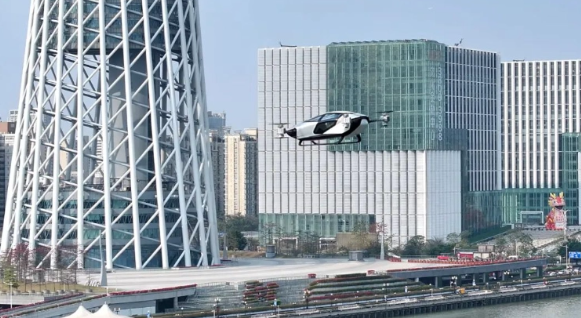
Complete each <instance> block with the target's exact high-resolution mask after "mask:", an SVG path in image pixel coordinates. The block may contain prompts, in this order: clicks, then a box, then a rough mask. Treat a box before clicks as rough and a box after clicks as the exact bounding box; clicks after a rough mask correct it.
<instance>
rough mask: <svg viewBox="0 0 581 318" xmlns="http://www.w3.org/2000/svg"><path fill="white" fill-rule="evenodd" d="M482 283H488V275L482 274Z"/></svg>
mask: <svg viewBox="0 0 581 318" xmlns="http://www.w3.org/2000/svg"><path fill="white" fill-rule="evenodd" d="M482 282H483V283H484V284H486V283H488V273H482Z"/></svg>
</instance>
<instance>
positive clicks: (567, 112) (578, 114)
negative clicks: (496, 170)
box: [502, 60, 581, 224]
mask: <svg viewBox="0 0 581 318" xmlns="http://www.w3.org/2000/svg"><path fill="white" fill-rule="evenodd" d="M580 68H581V60H555V61H512V62H503V63H502V124H503V125H502V141H503V146H502V186H503V188H505V190H504V191H503V192H504V194H503V196H504V198H503V201H504V203H503V208H504V211H505V212H504V219H505V222H507V223H514V222H519V221H520V220H521V219H520V215H519V214H520V212H523V211H528V212H535V211H539V212H541V211H545V212H547V211H548V209H547V204H546V202H547V197H548V195H549V193H550V192H558V191H564V192H565V197H566V200H567V209H568V210H569V211H570V212H569V213H568V214H567V216H568V219H569V220H568V221H569V223H570V224H577V223H578V222H579V203H580V202H579V198H580V194H579V176H578V172H579V169H578V168H577V167H578V163H579V159H578V154H579V152H580V151H581V143H580V137H579V134H580V133H581V101H580V90H579V84H580V81H581V79H580ZM541 221H542V220H541Z"/></svg>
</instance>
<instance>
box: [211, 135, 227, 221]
mask: <svg viewBox="0 0 581 318" xmlns="http://www.w3.org/2000/svg"><path fill="white" fill-rule="evenodd" d="M225 133H226V131H225V130H224V127H222V128H220V129H219V130H217V129H211V130H210V132H209V137H210V150H211V154H212V169H213V174H214V196H215V198H216V215H217V216H218V218H219V219H224V218H225V215H226V212H225V211H226V210H225V207H224V206H225V199H224V193H225V191H226V190H225V187H224V182H225V175H224V174H225V171H226V158H225V156H224V152H225V151H226V149H225V148H226V145H225V143H224V142H225V140H224V134H225Z"/></svg>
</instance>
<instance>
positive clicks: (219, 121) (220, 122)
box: [208, 111, 226, 130]
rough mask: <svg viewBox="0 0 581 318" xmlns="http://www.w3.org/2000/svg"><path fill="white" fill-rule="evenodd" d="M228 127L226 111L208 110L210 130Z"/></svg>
mask: <svg viewBox="0 0 581 318" xmlns="http://www.w3.org/2000/svg"><path fill="white" fill-rule="evenodd" d="M225 127H226V113H214V112H211V111H208V128H209V129H210V130H222V129H224V128H225Z"/></svg>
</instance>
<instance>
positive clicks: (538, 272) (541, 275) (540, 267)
mask: <svg viewBox="0 0 581 318" xmlns="http://www.w3.org/2000/svg"><path fill="white" fill-rule="evenodd" d="M543 275H544V273H543V266H538V267H537V276H538V277H543Z"/></svg>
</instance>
